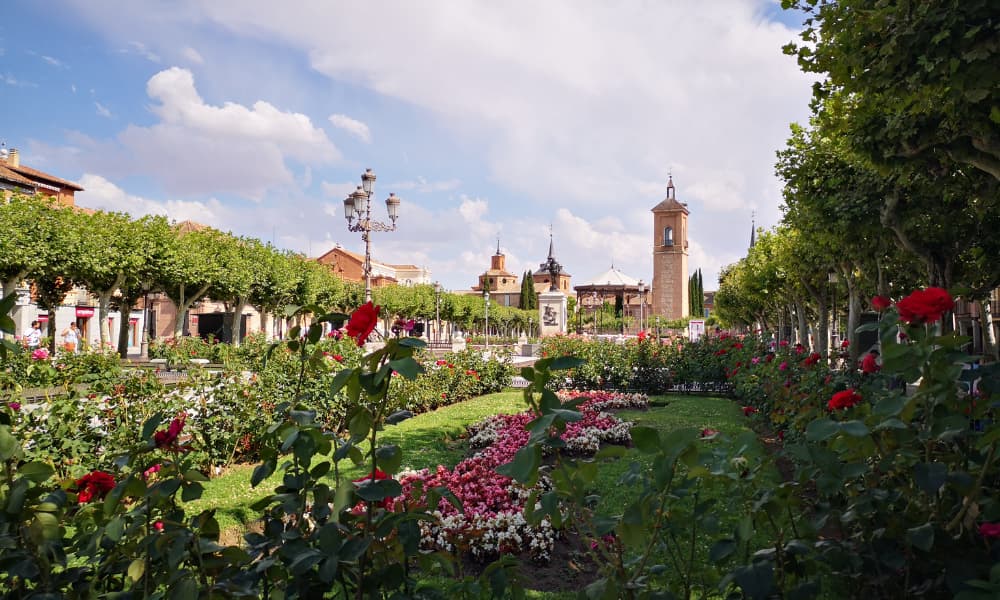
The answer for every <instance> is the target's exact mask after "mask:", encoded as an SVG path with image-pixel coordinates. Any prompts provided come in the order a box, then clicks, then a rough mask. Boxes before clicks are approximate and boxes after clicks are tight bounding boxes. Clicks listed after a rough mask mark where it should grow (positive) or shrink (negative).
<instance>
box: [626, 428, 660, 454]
mask: <svg viewBox="0 0 1000 600" xmlns="http://www.w3.org/2000/svg"><path fill="white" fill-rule="evenodd" d="M630 433H631V435H632V443H633V444H635V447H636V448H638V449H639V451H640V452H643V453H645V454H655V453H656V452H659V451H660V432H659V431H657V430H656V429H654V428H652V427H633V428H632V431H631V432H630Z"/></svg>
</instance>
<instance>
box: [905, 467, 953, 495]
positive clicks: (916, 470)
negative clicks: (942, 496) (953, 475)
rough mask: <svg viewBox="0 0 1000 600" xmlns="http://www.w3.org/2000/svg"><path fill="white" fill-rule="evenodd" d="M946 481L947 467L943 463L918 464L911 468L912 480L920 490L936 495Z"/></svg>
mask: <svg viewBox="0 0 1000 600" xmlns="http://www.w3.org/2000/svg"><path fill="white" fill-rule="evenodd" d="M947 479H948V465H946V464H944V463H918V464H917V465H915V466H914V467H913V480H914V482H915V483H916V484H917V487H919V488H920V489H921V490H923V491H924V492H925V493H927V494H930V495H932V496H933V495H936V494H937V493H938V490H940V489H941V486H943V485H944V483H945V481H946V480H947Z"/></svg>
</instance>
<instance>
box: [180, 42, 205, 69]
mask: <svg viewBox="0 0 1000 600" xmlns="http://www.w3.org/2000/svg"><path fill="white" fill-rule="evenodd" d="M181 56H183V57H184V58H186V59H188V60H189V61H190V62H193V63H195V64H197V65H201V64H204V63H205V59H204V58H202V56H201V54H199V53H198V51H197V50H195V49H194V48H192V47H191V46H185V47H184V49H183V50H181Z"/></svg>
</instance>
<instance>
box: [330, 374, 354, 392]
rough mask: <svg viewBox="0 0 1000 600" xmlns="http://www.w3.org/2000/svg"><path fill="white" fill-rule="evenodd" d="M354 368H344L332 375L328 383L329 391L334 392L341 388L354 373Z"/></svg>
mask: <svg viewBox="0 0 1000 600" xmlns="http://www.w3.org/2000/svg"><path fill="white" fill-rule="evenodd" d="M354 373H355V370H354V369H344V370H343V371H340V372H339V373H337V374H336V375H334V376H333V383H331V384H330V393H331V394H336V393H338V392H339V391H340V390H341V388H343V387H344V386H345V385H346V384H347V382H348V381H349V380H350V379H351V377H352V376H353V375H354Z"/></svg>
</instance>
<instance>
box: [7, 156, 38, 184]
mask: <svg viewBox="0 0 1000 600" xmlns="http://www.w3.org/2000/svg"><path fill="white" fill-rule="evenodd" d="M0 179H3V180H4V181H9V182H11V183H14V184H17V185H20V186H24V187H29V188H31V189H34V188H35V182H34V181H32V180H30V179H28V178H26V177H22V176H21V175H20V174H18V173H17V172H15V171H14V170H13V169H11V168H9V167H8V166H7V165H6V164H4V163H2V162H0Z"/></svg>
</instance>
